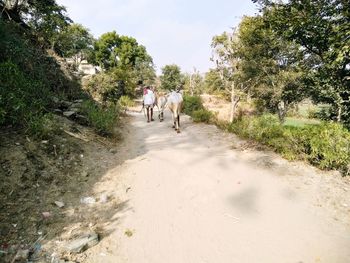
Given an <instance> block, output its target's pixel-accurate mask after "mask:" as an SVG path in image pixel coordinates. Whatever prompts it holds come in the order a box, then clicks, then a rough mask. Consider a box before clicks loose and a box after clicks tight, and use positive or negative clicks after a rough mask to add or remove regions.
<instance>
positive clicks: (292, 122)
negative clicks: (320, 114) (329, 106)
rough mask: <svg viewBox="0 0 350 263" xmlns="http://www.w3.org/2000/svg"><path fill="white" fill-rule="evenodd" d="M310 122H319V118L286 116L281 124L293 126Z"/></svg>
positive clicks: (300, 125) (301, 125)
mask: <svg viewBox="0 0 350 263" xmlns="http://www.w3.org/2000/svg"><path fill="white" fill-rule="evenodd" d="M310 124H314V125H315V124H320V121H319V120H316V119H306V118H297V117H287V118H286V121H285V122H284V124H283V125H285V126H294V127H303V126H305V125H310Z"/></svg>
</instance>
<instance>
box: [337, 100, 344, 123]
mask: <svg viewBox="0 0 350 263" xmlns="http://www.w3.org/2000/svg"><path fill="white" fill-rule="evenodd" d="M342 114H343V106H342V100H341V99H338V100H337V122H341V120H342V118H341V116H342Z"/></svg>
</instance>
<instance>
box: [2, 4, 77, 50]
mask: <svg viewBox="0 0 350 263" xmlns="http://www.w3.org/2000/svg"><path fill="white" fill-rule="evenodd" d="M0 9H1V18H2V19H3V20H7V21H13V22H16V23H18V24H19V25H21V26H22V27H24V28H26V29H32V32H34V33H35V34H36V35H37V36H38V37H39V40H40V41H41V43H42V45H43V47H45V48H47V47H49V48H51V49H52V50H54V48H55V44H56V41H57V37H58V35H59V33H60V32H62V30H63V29H64V28H65V27H67V26H68V25H69V24H70V23H71V22H72V20H71V19H70V18H69V17H68V16H67V15H66V9H65V7H63V6H60V5H58V4H57V3H56V1H55V0H0Z"/></svg>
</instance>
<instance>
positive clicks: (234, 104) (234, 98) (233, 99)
mask: <svg viewBox="0 0 350 263" xmlns="http://www.w3.org/2000/svg"><path fill="white" fill-rule="evenodd" d="M239 101H240V98H239V97H237V96H236V93H235V82H234V81H233V82H232V84H231V111H230V123H231V122H233V118H234V116H235V114H236V109H237V105H238V102H239Z"/></svg>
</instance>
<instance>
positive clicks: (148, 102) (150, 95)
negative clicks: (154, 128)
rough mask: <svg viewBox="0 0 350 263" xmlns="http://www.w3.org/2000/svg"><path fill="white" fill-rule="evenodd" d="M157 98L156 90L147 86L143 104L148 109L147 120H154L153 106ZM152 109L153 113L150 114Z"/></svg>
mask: <svg viewBox="0 0 350 263" xmlns="http://www.w3.org/2000/svg"><path fill="white" fill-rule="evenodd" d="M155 100H156V98H155V95H154V92H153V91H152V90H151V88H150V87H149V86H147V87H146V90H145V92H144V95H143V106H144V107H145V109H146V110H147V122H150V121H154V119H153V106H154V102H155ZM150 111H151V114H150ZM150 115H151V116H150Z"/></svg>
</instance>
